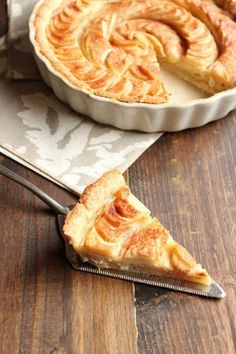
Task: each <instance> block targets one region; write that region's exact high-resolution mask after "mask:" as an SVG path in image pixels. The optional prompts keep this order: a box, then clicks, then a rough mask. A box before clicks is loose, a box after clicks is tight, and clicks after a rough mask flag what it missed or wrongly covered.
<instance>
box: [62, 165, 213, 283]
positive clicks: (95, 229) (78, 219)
mask: <svg viewBox="0 0 236 354" xmlns="http://www.w3.org/2000/svg"><path fill="white" fill-rule="evenodd" d="M64 233H65V235H66V237H67V238H68V239H69V241H70V243H71V244H72V246H73V247H74V249H75V250H76V251H77V252H78V253H79V254H80V256H81V257H82V258H83V259H84V260H86V261H89V262H90V263H92V264H94V265H95V266H97V267H99V268H113V269H122V270H130V271H134V272H142V273H150V274H156V275H162V276H163V275H164V276H168V277H174V278H181V279H185V280H188V281H192V282H196V283H203V284H209V283H210V282H211V278H210V276H209V274H208V273H207V271H206V270H205V269H203V268H202V267H201V265H200V264H197V263H196V261H195V259H194V258H193V257H192V256H191V255H190V254H189V253H188V251H187V250H186V249H185V248H184V247H182V246H181V245H180V244H178V243H177V242H176V241H174V240H173V238H172V237H171V236H170V234H169V232H168V231H167V230H166V229H165V228H164V226H162V225H161V223H160V222H159V221H158V220H157V219H156V218H152V217H151V216H150V212H149V210H148V209H147V208H146V207H145V206H144V205H143V204H142V203H141V202H140V201H139V200H138V199H137V198H135V197H134V196H133V195H132V193H131V191H130V189H129V188H128V186H127V185H126V183H125V181H124V179H123V177H122V175H121V174H120V173H119V171H117V170H111V171H109V172H107V173H105V174H104V175H103V176H102V177H101V178H100V179H98V180H97V181H96V182H95V183H93V184H92V185H90V186H88V187H87V188H86V189H85V191H84V193H83V194H82V196H81V198H80V202H79V203H78V204H77V205H76V206H75V208H74V209H73V210H72V211H71V212H70V213H69V214H68V216H67V218H66V221H65V225H64Z"/></svg>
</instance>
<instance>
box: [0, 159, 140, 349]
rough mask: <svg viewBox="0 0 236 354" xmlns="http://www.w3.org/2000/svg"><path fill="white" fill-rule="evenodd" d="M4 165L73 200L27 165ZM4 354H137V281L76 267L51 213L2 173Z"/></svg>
mask: <svg viewBox="0 0 236 354" xmlns="http://www.w3.org/2000/svg"><path fill="white" fill-rule="evenodd" d="M1 162H2V163H4V165H5V166H7V167H9V168H11V169H12V170H14V171H16V172H17V173H19V174H21V175H22V176H23V177H24V178H26V179H28V180H30V181H31V182H32V183H34V184H35V185H37V186H38V187H40V188H42V189H43V190H44V191H46V192H47V193H48V194H50V195H51V196H53V197H54V198H55V199H57V200H58V201H60V202H61V203H65V205H66V204H71V203H73V202H74V201H75V198H73V197H72V196H71V194H70V193H68V192H66V191H64V190H62V189H61V188H60V187H57V186H56V185H54V184H53V183H51V182H48V181H47V180H45V179H44V178H42V177H40V176H38V175H36V174H35V173H33V172H31V171H29V170H28V169H26V168H24V167H22V166H20V165H18V164H16V163H15V162H12V161H11V160H10V159H7V158H3V157H1ZM0 226H1V238H0V245H1V262H0V274H1V277H0V318H1V325H0V328H1V330H0V353H1V354H16V353H22V354H37V353H40V354H42V353H45V354H46V353H60V354H62V353H67V354H78V353H79V354H83V353H86V354H92V353H96V354H102V353H104V354H106V353H107V354H121V353H122V354H123V353H124V354H130V353H135V354H136V353H137V332H136V326H135V308H134V301H133V284H132V283H129V282H124V281H121V280H114V279H111V278H106V277H100V276H95V275H90V274H84V273H80V272H76V271H74V270H72V269H71V268H70V266H69V264H68V263H67V261H66V260H65V256H64V252H63V247H62V244H61V241H60V240H59V238H58V235H57V229H56V223H55V217H54V215H53V214H52V213H51V212H50V211H49V210H48V208H47V207H46V206H44V204H43V203H42V202H41V201H40V200H38V199H37V198H36V197H35V196H34V195H32V194H31V193H30V192H29V191H27V190H25V189H23V188H22V187H21V186H19V185H18V184H16V183H15V182H13V181H11V180H9V179H7V178H5V177H3V176H0Z"/></svg>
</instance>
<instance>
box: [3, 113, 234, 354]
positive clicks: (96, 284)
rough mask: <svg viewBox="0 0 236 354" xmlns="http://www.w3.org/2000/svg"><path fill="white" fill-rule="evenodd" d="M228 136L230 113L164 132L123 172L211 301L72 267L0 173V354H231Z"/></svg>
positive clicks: (27, 200)
mask: <svg viewBox="0 0 236 354" xmlns="http://www.w3.org/2000/svg"><path fill="white" fill-rule="evenodd" d="M235 137H236V113H231V114H230V115H229V116H228V118H227V119H223V120H221V121H218V122H215V123H211V124H209V125H207V126H205V127H202V128H199V129H195V130H188V131H184V132H180V133H173V134H165V135H164V136H163V137H162V138H161V139H160V140H158V141H157V142H156V143H155V144H154V145H153V146H152V147H151V148H149V149H148V150H147V151H146V152H145V153H144V154H143V155H142V157H141V158H139V159H138V161H136V163H135V164H134V165H133V166H132V167H131V168H130V169H129V171H128V174H129V183H130V186H131V189H132V190H133V192H134V193H135V194H136V195H137V197H138V198H140V199H141V200H142V201H143V202H144V203H145V204H146V205H147V206H148V207H149V208H150V209H151V211H152V213H153V214H154V215H158V216H159V218H160V220H161V221H162V222H163V224H164V225H165V226H166V227H167V228H169V230H171V233H172V234H173V235H174V236H175V238H176V239H177V240H178V241H179V242H181V243H182V244H183V245H184V246H186V247H187V248H188V249H189V250H190V251H191V252H192V253H193V254H194V255H195V256H196V258H197V259H198V260H199V261H200V262H201V263H202V264H203V265H204V266H205V267H206V268H207V269H208V270H209V272H210V274H211V275H212V276H213V277H214V279H215V280H216V281H218V282H219V283H220V284H221V285H222V287H223V288H224V289H225V291H226V293H227V297H226V298H225V299H223V300H219V301H217V300H209V299H206V298H201V297H196V296H190V295H187V294H183V293H177V292H172V291H167V290H163V289H160V288H155V287H151V286H142V285H134V284H132V283H129V282H125V281H121V280H115V279H110V278H105V277H100V276H95V275H90V274H83V273H80V272H76V271H74V270H72V269H71V268H70V266H69V264H68V263H67V261H66V260H65V257H64V252H63V248H62V244H61V243H60V240H59V239H58V236H57V229H56V226H55V218H54V216H53V214H52V213H51V212H50V211H49V210H48V209H47V207H45V206H44V205H43V204H42V202H41V201H40V200H38V199H37V198H36V197H34V196H33V195H32V194H31V193H30V192H28V191H26V190H24V189H23V188H22V187H20V186H19V185H17V184H16V183H14V182H12V181H11V180H8V179H6V178H4V177H2V176H0V183H1V187H0V206H1V214H0V225H1V238H0V244H1V262H0V274H1V277H0V292H1V296H0V314H1V317H0V318H1V331H0V353H2V354H15V353H22V354H28V353H32V354H36V353H40V354H41V353H60V354H62V353H67V354H78V353H79V354H83V353H85V354H106V353H109V354H135V353H137V352H139V353H142V354H151V353H160V354H165V353H166V354H173V353H178V354H192V353H194V354H197V353H199V354H208V353H217V354H234V353H235V351H236V348H235V345H236V320H235V317H236V316H235V314H236V286H235V279H236V223H235V221H236V211H235V210H236V209H235V205H236V174H235V172H236V142H235ZM1 162H2V163H3V164H4V165H5V166H7V167H9V168H11V169H12V170H14V171H16V172H17V173H19V174H21V175H22V176H23V177H25V178H27V179H28V180H30V181H31V182H33V183H34V184H36V185H37V186H39V187H40V188H42V189H43V190H45V191H46V192H47V193H49V194H50V195H52V196H53V197H55V198H56V199H58V200H59V201H60V202H61V203H65V204H68V203H73V202H74V201H75V197H73V196H72V195H71V194H70V193H69V192H67V191H65V190H63V189H61V188H60V187H58V186H56V185H54V184H53V183H51V182H49V181H47V180H45V179H44V178H42V177H40V176H38V175H37V174H35V173H33V172H31V171H29V170H28V169H26V168H25V167H22V166H20V165H19V164H17V163H15V162H13V161H12V160H10V159H8V158H5V157H3V156H1ZM137 334H138V336H137Z"/></svg>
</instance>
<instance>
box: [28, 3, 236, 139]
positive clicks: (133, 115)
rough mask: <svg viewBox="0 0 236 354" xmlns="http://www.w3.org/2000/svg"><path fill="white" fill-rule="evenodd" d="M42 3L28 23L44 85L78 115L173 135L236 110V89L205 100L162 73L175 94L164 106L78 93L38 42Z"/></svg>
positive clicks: (133, 128) (190, 88)
mask: <svg viewBox="0 0 236 354" xmlns="http://www.w3.org/2000/svg"><path fill="white" fill-rule="evenodd" d="M42 1H43V0H41V1H39V2H38V3H37V5H36V6H35V8H34V10H33V13H32V15H31V17H30V21H29V31H30V41H31V44H32V46H33V52H34V56H35V60H36V63H37V65H38V68H39V71H40V73H41V75H42V77H43V79H44V81H45V82H46V83H47V85H48V86H49V87H51V88H52V90H53V91H54V93H55V95H56V96H57V97H58V98H59V99H60V100H62V101H64V102H65V103H67V104H68V105H69V106H70V107H71V108H72V109H74V110H75V111H77V112H78V113H81V114H83V115H86V116H88V117H90V118H92V119H93V120H95V121H97V122H99V123H102V124H107V125H112V126H114V127H117V128H120V129H124V130H140V131H143V132H164V131H169V132H171V131H172V132H173V131H179V130H183V129H188V128H195V127H199V126H202V125H205V124H207V123H209V122H211V121H214V120H217V119H220V118H223V117H225V116H226V115H227V114H228V113H229V112H230V111H232V110H233V109H235V108H236V88H234V89H231V90H227V91H223V92H220V93H218V94H216V95H214V96H211V97H204V93H202V92H201V91H200V90H198V89H196V88H194V87H193V86H191V85H190V84H188V83H186V82H185V81H183V80H181V79H179V78H177V77H176V76H175V75H173V74H170V73H168V72H166V71H165V70H163V69H162V70H161V72H162V75H163V77H164V83H165V85H166V87H167V89H168V91H169V92H171V93H172V96H171V99H170V102H169V103H165V104H144V103H123V102H119V101H115V100H112V99H108V98H104V97H99V96H95V95H93V94H91V93H89V92H87V91H83V90H78V89H77V88H75V87H74V86H73V85H72V84H71V83H70V82H69V81H68V80H67V79H66V78H64V77H63V76H62V75H61V74H60V73H59V72H57V71H56V70H55V69H54V68H53V67H52V65H51V63H50V62H49V61H48V60H47V58H46V57H44V56H43V55H42V54H41V53H40V50H39V48H38V45H37V43H36V41H35V30H34V25H33V22H34V18H35V13H36V12H37V9H38V7H39V6H40V4H41V2H42Z"/></svg>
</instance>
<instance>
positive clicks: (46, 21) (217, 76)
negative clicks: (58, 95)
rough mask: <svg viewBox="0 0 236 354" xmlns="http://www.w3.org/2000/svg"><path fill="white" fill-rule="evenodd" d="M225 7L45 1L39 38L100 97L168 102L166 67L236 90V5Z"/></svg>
mask: <svg viewBox="0 0 236 354" xmlns="http://www.w3.org/2000/svg"><path fill="white" fill-rule="evenodd" d="M216 3H218V5H222V4H220V3H221V1H216ZM226 3H227V4H226ZM223 7H224V8H225V10H226V11H228V12H226V11H224V10H222V9H221V8H220V7H218V6H217V5H216V4H215V3H214V2H213V1H211V0H108V1H104V0H47V1H46V0H45V1H42V3H41V5H40V6H39V8H38V11H37V13H36V15H35V20H34V24H35V41H36V43H37V46H38V48H39V50H40V52H41V54H43V56H45V57H46V58H47V60H48V61H49V62H50V64H51V66H52V67H53V68H54V69H55V70H56V71H57V72H58V73H59V74H60V76H61V77H63V78H64V79H66V80H67V81H69V82H70V83H71V84H72V85H73V86H74V87H76V88H78V89H81V90H85V91H86V92H89V93H92V94H95V95H98V96H103V97H108V98H112V99H116V100H120V101H124V102H146V103H164V102H167V101H168V97H169V93H168V92H167V91H166V89H165V85H164V83H163V81H162V78H161V70H160V65H163V67H166V68H167V69H168V70H170V71H172V72H174V73H176V74H177V75H178V76H180V77H182V78H183V79H185V80H187V81H189V82H191V83H192V84H193V85H195V86H197V87H199V88H201V89H203V90H204V91H206V92H207V93H208V94H214V93H216V92H218V91H222V90H226V89H228V88H231V87H234V86H236V24H235V22H234V21H233V19H232V16H231V15H230V13H231V14H233V13H234V10H235V1H234V0H231V1H230V0H228V1H227V2H224V6H223Z"/></svg>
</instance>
